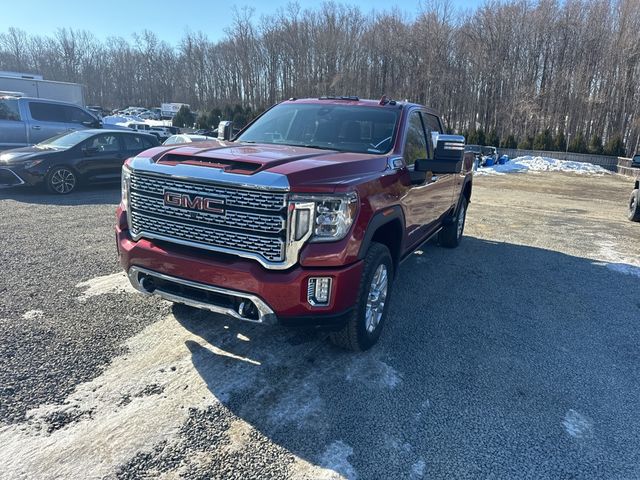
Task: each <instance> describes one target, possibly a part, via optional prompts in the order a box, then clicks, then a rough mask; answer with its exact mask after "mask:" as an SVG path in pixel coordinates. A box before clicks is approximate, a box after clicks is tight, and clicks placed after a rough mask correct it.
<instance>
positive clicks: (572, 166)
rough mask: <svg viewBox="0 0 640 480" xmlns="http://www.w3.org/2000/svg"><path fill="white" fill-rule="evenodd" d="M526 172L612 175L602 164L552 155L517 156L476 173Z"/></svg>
mask: <svg viewBox="0 0 640 480" xmlns="http://www.w3.org/2000/svg"><path fill="white" fill-rule="evenodd" d="M526 172H566V173H577V174H581V175H610V174H611V172H610V171H609V170H607V169H605V168H602V167H601V166H600V165H594V164H592V163H586V162H573V161H570V160H558V159H557V158H550V157H532V156H531V155H526V156H523V157H516V158H514V159H513V160H511V161H509V162H507V163H505V164H504V165H494V166H492V167H480V168H479V169H478V171H477V172H476V173H475V174H476V175H505V174H507V173H526Z"/></svg>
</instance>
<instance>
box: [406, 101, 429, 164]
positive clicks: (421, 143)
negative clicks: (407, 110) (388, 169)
mask: <svg viewBox="0 0 640 480" xmlns="http://www.w3.org/2000/svg"><path fill="white" fill-rule="evenodd" d="M423 158H427V141H426V139H425V137H424V129H423V127H422V120H421V119H420V113H419V112H416V111H414V112H411V115H410V116H409V123H408V125H407V140H406V142H405V145H404V161H405V162H406V163H407V166H410V165H413V164H414V163H416V160H419V159H423Z"/></svg>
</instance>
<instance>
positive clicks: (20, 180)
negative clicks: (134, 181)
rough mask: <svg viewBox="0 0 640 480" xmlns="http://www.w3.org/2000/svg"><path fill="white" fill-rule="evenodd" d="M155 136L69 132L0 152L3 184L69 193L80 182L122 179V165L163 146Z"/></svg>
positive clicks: (99, 131) (113, 132)
mask: <svg viewBox="0 0 640 480" xmlns="http://www.w3.org/2000/svg"><path fill="white" fill-rule="evenodd" d="M159 144H160V143H159V142H158V139H157V138H156V137H155V136H154V135H149V134H146V133H138V132H135V131H126V130H108V129H95V130H94V129H92V130H79V131H75V132H70V133H65V134H62V135H58V136H56V137H53V138H50V139H48V140H45V141H44V142H41V143H38V144H36V145H33V146H31V147H24V148H15V149H13V150H6V151H4V152H1V153H0V187H7V186H15V185H44V186H45V187H46V188H47V190H49V191H50V192H51V193H58V194H66V193H70V192H72V191H74V190H75V189H76V188H77V187H78V185H79V184H80V183H104V182H113V181H118V180H119V179H120V173H121V169H122V164H123V163H124V161H125V160H126V159H127V158H129V157H133V156H135V155H137V154H138V153H140V152H142V151H143V150H146V149H148V148H151V147H155V146H157V145H159Z"/></svg>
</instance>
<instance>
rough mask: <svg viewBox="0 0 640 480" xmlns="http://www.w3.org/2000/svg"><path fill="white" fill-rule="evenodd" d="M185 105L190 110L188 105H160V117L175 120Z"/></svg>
mask: <svg viewBox="0 0 640 480" xmlns="http://www.w3.org/2000/svg"><path fill="white" fill-rule="evenodd" d="M183 105H186V106H187V108H190V107H189V105H187V104H186V103H163V104H161V105H160V116H161V117H162V118H173V117H175V115H176V113H178V110H180V107H182V106H183Z"/></svg>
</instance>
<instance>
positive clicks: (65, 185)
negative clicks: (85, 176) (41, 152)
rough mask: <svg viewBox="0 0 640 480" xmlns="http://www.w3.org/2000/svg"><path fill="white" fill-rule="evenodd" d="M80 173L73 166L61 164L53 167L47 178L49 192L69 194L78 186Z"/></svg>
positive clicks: (46, 183)
mask: <svg viewBox="0 0 640 480" xmlns="http://www.w3.org/2000/svg"><path fill="white" fill-rule="evenodd" d="M78 183H79V179H78V174H77V173H76V172H75V170H74V169H73V168H71V167H67V166H64V165H59V166H57V167H53V168H52V169H51V170H50V171H49V173H47V176H46V178H45V185H46V187H47V190H48V191H49V193H54V194H57V195H67V194H69V193H71V192H73V191H75V190H76V189H77V188H78Z"/></svg>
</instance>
